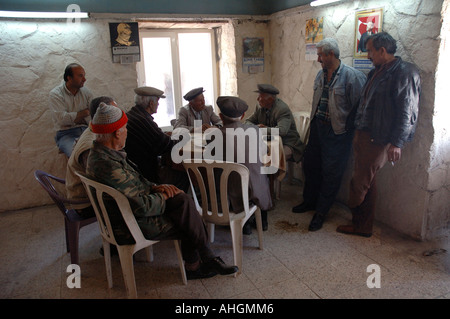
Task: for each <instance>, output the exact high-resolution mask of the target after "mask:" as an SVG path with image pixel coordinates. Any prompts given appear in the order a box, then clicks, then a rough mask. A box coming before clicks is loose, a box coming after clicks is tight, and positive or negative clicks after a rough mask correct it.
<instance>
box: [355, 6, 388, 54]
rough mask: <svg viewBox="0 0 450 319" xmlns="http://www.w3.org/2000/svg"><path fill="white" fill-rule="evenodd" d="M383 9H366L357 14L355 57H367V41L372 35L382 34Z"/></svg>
mask: <svg viewBox="0 0 450 319" xmlns="http://www.w3.org/2000/svg"><path fill="white" fill-rule="evenodd" d="M382 24H383V8H377V9H365V10H360V11H356V13H355V48H354V57H355V58H362V57H367V52H366V41H367V38H368V37H369V36H370V35H371V34H375V33H378V32H381V31H382V30H381V28H382Z"/></svg>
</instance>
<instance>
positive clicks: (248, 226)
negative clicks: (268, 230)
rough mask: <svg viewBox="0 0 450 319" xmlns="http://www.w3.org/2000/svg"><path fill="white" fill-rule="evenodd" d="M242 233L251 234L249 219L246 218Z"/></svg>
mask: <svg viewBox="0 0 450 319" xmlns="http://www.w3.org/2000/svg"><path fill="white" fill-rule="evenodd" d="M242 233H243V234H244V235H251V234H252V224H251V221H250V220H247V221H246V222H245V224H244V227H243V228H242Z"/></svg>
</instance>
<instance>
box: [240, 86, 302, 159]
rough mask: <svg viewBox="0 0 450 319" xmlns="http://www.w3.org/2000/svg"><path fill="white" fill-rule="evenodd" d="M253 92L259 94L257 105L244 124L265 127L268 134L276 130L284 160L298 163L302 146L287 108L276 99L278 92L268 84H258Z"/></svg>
mask: <svg viewBox="0 0 450 319" xmlns="http://www.w3.org/2000/svg"><path fill="white" fill-rule="evenodd" d="M255 92H258V93H259V94H258V98H257V100H258V103H259V105H257V106H256V110H255V112H254V113H253V114H252V115H251V116H250V117H249V118H247V119H246V120H245V123H252V124H255V125H258V126H259V127H267V128H268V129H267V131H268V133H269V134H270V130H271V128H278V130H279V132H278V134H279V136H280V137H281V140H282V142H283V148H284V155H285V157H286V160H293V161H295V162H299V161H300V160H301V159H302V156H303V149H304V144H303V142H302V140H301V138H300V135H299V134H298V131H297V126H296V125H295V120H294V116H293V115H292V112H291V110H290V109H289V106H288V105H287V104H286V103H284V102H283V100H281V99H280V98H278V97H277V94H279V93H280V91H279V90H278V89H277V88H275V87H274V86H272V85H270V84H258V90H257V91H255Z"/></svg>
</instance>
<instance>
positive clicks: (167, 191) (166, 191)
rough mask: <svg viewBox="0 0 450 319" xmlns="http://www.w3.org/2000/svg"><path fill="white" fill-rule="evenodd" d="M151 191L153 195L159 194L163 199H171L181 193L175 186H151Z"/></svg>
mask: <svg viewBox="0 0 450 319" xmlns="http://www.w3.org/2000/svg"><path fill="white" fill-rule="evenodd" d="M152 190H153V191H154V192H155V193H161V194H163V196H164V199H168V198H172V197H174V196H175V195H178V194H180V193H183V191H182V190H181V189H179V188H177V187H176V186H175V185H170V184H161V185H157V186H153V188H152Z"/></svg>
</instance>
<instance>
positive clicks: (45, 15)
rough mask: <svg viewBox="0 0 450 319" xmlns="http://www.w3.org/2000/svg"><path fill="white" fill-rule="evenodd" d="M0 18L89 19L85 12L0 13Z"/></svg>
mask: <svg viewBox="0 0 450 319" xmlns="http://www.w3.org/2000/svg"><path fill="white" fill-rule="evenodd" d="M0 17H1V18H31V19H39V18H44V19H58V18H64V19H73V18H79V19H83V18H89V13H87V12H28V11H0Z"/></svg>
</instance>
